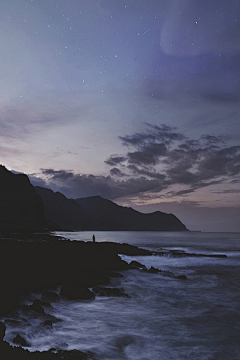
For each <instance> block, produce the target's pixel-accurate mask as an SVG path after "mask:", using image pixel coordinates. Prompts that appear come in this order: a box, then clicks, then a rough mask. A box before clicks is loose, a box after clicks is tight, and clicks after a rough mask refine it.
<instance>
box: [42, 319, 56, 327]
mask: <svg viewBox="0 0 240 360" xmlns="http://www.w3.org/2000/svg"><path fill="white" fill-rule="evenodd" d="M52 324H53V323H52V321H51V320H46V321H44V323H43V324H42V325H43V326H44V327H47V328H52Z"/></svg>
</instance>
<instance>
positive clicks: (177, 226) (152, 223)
mask: <svg viewBox="0 0 240 360" xmlns="http://www.w3.org/2000/svg"><path fill="white" fill-rule="evenodd" d="M76 202H77V203H78V204H79V205H80V206H81V207H82V208H83V209H84V210H85V213H86V215H87V217H88V223H87V225H86V230H105V231H187V228H186V226H185V225H184V224H183V223H182V222H181V221H180V220H179V219H178V218H177V217H176V216H175V215H173V214H166V213H163V212H161V211H156V212H154V213H151V214H142V213H140V212H138V211H136V210H134V209H132V208H128V207H124V206H119V205H117V204H115V203H114V202H112V201H110V200H106V199H103V198H102V197H101V196H93V197H88V198H80V199H77V200H76Z"/></svg>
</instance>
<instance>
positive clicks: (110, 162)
mask: <svg viewBox="0 0 240 360" xmlns="http://www.w3.org/2000/svg"><path fill="white" fill-rule="evenodd" d="M125 160H126V158H125V157H123V156H118V155H111V156H110V158H109V159H107V160H106V161H105V163H106V164H108V165H110V166H115V165H118V164H120V163H122V162H124V161H125Z"/></svg>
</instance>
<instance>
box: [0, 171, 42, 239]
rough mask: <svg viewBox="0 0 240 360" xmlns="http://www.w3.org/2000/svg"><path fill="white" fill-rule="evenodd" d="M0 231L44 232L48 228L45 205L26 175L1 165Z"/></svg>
mask: <svg viewBox="0 0 240 360" xmlns="http://www.w3.org/2000/svg"><path fill="white" fill-rule="evenodd" d="M0 198H1V203H0V230H2V231H6V232H13V231H26V232H32V231H42V230H44V229H45V227H46V223H45V220H44V215H43V203H42V200H41V198H40V197H39V196H38V195H37V193H36V191H35V189H34V187H33V186H32V185H31V183H30V181H29V179H28V177H27V176H26V175H24V174H13V173H12V172H11V171H8V170H7V169H6V168H5V167H4V166H2V165H0Z"/></svg>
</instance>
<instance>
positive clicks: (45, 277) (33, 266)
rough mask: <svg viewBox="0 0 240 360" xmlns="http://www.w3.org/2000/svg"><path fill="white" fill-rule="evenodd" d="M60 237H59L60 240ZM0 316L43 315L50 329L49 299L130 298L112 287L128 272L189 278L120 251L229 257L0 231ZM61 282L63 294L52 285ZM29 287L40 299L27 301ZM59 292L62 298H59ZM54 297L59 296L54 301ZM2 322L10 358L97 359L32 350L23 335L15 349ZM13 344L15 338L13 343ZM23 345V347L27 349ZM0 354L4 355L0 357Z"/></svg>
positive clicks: (2, 347)
mask: <svg viewBox="0 0 240 360" xmlns="http://www.w3.org/2000/svg"><path fill="white" fill-rule="evenodd" d="M60 239H61V240H60ZM0 254H1V261H0V271H1V274H2V276H1V280H0V317H2V319H3V318H4V317H5V316H7V314H10V313H11V312H13V311H14V310H17V309H21V310H24V311H25V312H33V313H34V316H36V317H39V318H40V319H42V324H43V325H44V326H48V327H50V328H51V327H52V324H53V323H54V322H56V321H59V319H57V318H55V317H54V316H52V315H49V314H48V313H47V308H48V306H51V301H56V299H60V298H61V297H62V298H66V299H69V300H77V301H82V300H89V301H91V300H94V298H95V296H126V297H128V294H126V293H124V290H123V289H121V288H113V287H111V279H112V278H116V277H119V278H121V277H122V274H121V273H120V272H122V271H124V270H130V269H132V270H136V271H144V272H148V273H152V274H153V273H160V274H161V275H163V276H168V277H171V278H175V279H179V280H184V281H185V280H187V278H186V276H185V275H178V276H176V275H174V274H173V273H172V272H169V271H162V270H160V269H157V268H153V267H151V268H150V269H146V267H145V266H144V265H142V264H140V263H138V262H137V261H132V262H130V263H129V264H128V263H127V262H125V261H124V260H122V259H121V257H120V256H119V255H118V254H123V255H127V256H139V255H140V256H152V255H157V256H172V257H185V256H189V257H192V256H198V257H199V256H209V257H223V256H224V257H226V256H225V255H221V254H218V255H204V254H192V253H186V252H181V251H176V250H169V251H168V250H164V249H162V251H158V252H154V251H150V250H146V249H142V248H139V247H137V246H134V245H129V244H126V243H116V242H99V243H98V242H95V243H93V242H84V241H77V240H68V239H65V238H63V237H59V236H55V235H52V234H49V233H45V234H43V233H38V234H23V233H21V234H17V233H14V234H6V233H5V234H0ZM56 286H60V287H61V291H60V294H56V293H55V290H54V287H56ZM30 291H40V292H41V294H42V298H41V300H34V301H33V303H32V304H31V305H25V304H24V302H23V299H24V297H25V298H26V296H27V294H29V292H30ZM59 295H60V296H59ZM54 299H55V300H54ZM1 321H2V320H0V355H2V356H5V358H6V359H7V358H9V359H11V360H12V359H15V358H16V359H17V360H20V359H29V360H31V359H38V360H39V359H43V360H44V359H49V360H51V359H56V360H58V359H59V360H60V359H66V360H67V359H73V360H74V359H76V360H77V359H79V360H80V359H82V360H88V359H93V360H94V355H93V354H92V353H90V352H89V353H82V352H81V351H77V350H72V351H67V350H64V351H63V350H56V349H54V350H53V349H50V350H48V351H44V352H39V351H37V352H29V351H28V350H27V349H26V347H27V345H28V344H26V343H25V339H23V338H18V339H17V340H15V344H16V345H17V346H16V347H15V346H14V347H13V346H11V345H10V344H8V343H7V342H5V341H4V340H3V338H4V334H5V326H6V325H7V322H6V323H3V322H1ZM13 342H14V341H13ZM22 347H23V348H24V349H23V348H22ZM0 357H1V356H0Z"/></svg>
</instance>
